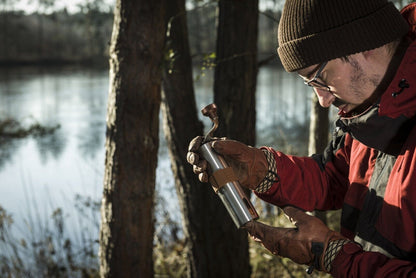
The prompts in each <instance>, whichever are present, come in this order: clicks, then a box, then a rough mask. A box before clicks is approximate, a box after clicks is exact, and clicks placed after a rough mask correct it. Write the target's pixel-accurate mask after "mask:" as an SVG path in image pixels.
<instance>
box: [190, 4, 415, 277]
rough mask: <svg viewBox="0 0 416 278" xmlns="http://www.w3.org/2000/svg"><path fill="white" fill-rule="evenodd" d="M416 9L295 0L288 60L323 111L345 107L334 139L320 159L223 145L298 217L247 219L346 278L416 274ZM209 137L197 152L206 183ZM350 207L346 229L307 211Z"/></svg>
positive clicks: (282, 36) (282, 247)
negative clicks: (203, 153)
mask: <svg viewBox="0 0 416 278" xmlns="http://www.w3.org/2000/svg"><path fill="white" fill-rule="evenodd" d="M415 10H416V3H413V4H411V5H409V6H407V7H406V8H405V9H404V10H403V11H402V15H400V13H399V12H398V11H397V9H396V8H395V7H394V5H393V4H392V3H390V2H387V0H348V1H335V0H287V1H286V3H285V6H284V9H283V13H282V18H281V21H280V23H279V32H278V39H279V48H278V53H279V57H280V60H281V62H282V64H283V66H284V68H285V69H286V70H287V71H288V72H297V73H298V74H299V75H300V77H301V78H302V79H303V80H304V82H305V84H306V85H308V86H311V87H312V88H313V90H314V92H315V93H316V94H317V96H318V99H319V102H320V104H321V105H322V106H323V107H329V106H330V105H335V106H336V107H337V108H338V109H339V118H338V120H337V121H336V129H335V131H334V137H333V140H332V141H331V142H330V144H329V145H328V147H327V149H326V150H325V152H324V153H323V154H320V155H313V156H312V157H296V156H291V155H286V154H284V153H282V152H279V151H277V150H274V149H272V148H268V147H262V148H260V149H257V148H253V147H249V146H246V145H244V144H242V143H240V142H237V141H232V140H216V141H213V142H212V143H211V144H212V147H213V148H214V149H215V151H217V152H218V153H219V154H222V155H223V156H224V157H225V158H226V159H227V160H228V161H229V163H230V165H232V167H233V169H234V171H235V173H236V174H237V176H238V178H239V181H240V183H241V184H242V185H243V186H245V187H247V188H249V189H252V190H254V192H255V193H256V194H257V196H258V197H260V198H261V199H263V200H265V201H267V202H270V203H272V204H275V205H277V206H280V207H282V208H283V209H284V211H285V213H286V214H287V215H288V216H289V217H290V219H291V220H292V221H293V222H294V223H295V225H296V228H279V227H270V226H267V225H264V224H262V223H259V222H250V223H248V224H247V225H246V228H247V230H248V231H249V233H250V234H251V235H252V236H253V237H254V238H255V239H256V240H258V241H261V242H262V244H263V245H264V246H265V247H266V248H267V249H269V250H270V251H271V252H272V253H273V254H276V255H280V256H284V257H288V258H290V259H292V260H293V261H295V262H297V263H301V264H307V265H310V266H312V268H315V269H318V270H322V271H326V272H329V273H331V274H332V275H333V276H334V277H416V150H415V148H416V42H415V41H413V40H414V39H415V37H416V30H415V29H416V28H415V24H416V12H415ZM200 144H201V137H197V138H195V139H194V140H193V141H192V142H191V143H190V147H189V152H188V155H187V157H188V161H189V162H190V163H191V164H192V165H193V167H194V172H195V173H197V174H198V175H199V179H200V180H201V181H204V182H206V181H208V173H207V169H208V167H207V163H206V161H205V160H203V159H201V158H200V157H199V155H198V151H197V150H198V148H199V146H200ZM208 170H209V169H208ZM340 208H342V217H341V231H340V233H338V232H334V231H331V230H329V228H328V227H326V226H325V225H324V224H323V223H322V222H321V221H320V220H318V219H317V218H315V217H313V216H310V215H308V214H306V213H304V211H313V210H331V209H340Z"/></svg>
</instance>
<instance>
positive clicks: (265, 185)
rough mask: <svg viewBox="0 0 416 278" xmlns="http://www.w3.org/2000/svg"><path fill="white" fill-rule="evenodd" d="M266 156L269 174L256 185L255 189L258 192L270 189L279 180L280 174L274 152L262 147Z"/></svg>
mask: <svg viewBox="0 0 416 278" xmlns="http://www.w3.org/2000/svg"><path fill="white" fill-rule="evenodd" d="M261 150H262V151H263V153H264V155H265V156H266V159H267V163H268V164H269V166H268V171H267V175H266V176H265V177H264V179H263V180H262V181H261V183H260V184H259V185H258V186H257V187H256V189H255V191H256V192H257V193H264V192H266V191H267V190H269V189H270V188H271V187H272V185H273V183H275V182H278V181H279V176H278V175H277V167H276V160H275V159H274V155H273V153H271V152H270V151H268V150H266V149H261Z"/></svg>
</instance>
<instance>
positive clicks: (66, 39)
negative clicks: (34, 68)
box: [0, 2, 280, 67]
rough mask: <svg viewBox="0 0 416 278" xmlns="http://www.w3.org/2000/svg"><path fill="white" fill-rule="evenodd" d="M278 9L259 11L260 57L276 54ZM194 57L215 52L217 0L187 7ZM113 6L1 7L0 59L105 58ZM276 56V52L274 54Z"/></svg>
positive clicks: (206, 59)
mask: <svg viewBox="0 0 416 278" xmlns="http://www.w3.org/2000/svg"><path fill="white" fill-rule="evenodd" d="M279 14H280V12H278V11H277V12H276V11H265V12H262V13H261V14H260V16H259V30H261V31H260V32H259V46H258V48H259V59H261V58H266V57H270V56H273V55H276V51H275V50H276V46H277V39H276V26H277V21H278V18H279ZM187 18H188V22H189V38H190V48H191V53H192V56H193V61H194V62H197V63H199V64H201V63H202V64H204V66H206V67H210V66H214V65H213V64H211V62H212V61H213V59H214V58H215V54H214V53H215V39H213V38H215V37H216V18H217V5H216V4H215V2H212V3H210V2H208V4H205V5H202V6H199V7H196V8H192V9H191V10H188V11H187ZM112 26H113V12H112V11H103V10H101V9H99V8H98V7H96V6H95V7H94V6H93V7H90V6H87V7H84V8H83V9H81V10H80V11H79V12H77V13H72V14H71V13H69V12H68V11H67V10H66V9H64V10H60V11H55V12H53V13H33V14H25V13H24V12H23V11H15V10H4V9H3V10H2V11H0V29H1V30H2V32H0V41H1V42H2V43H1V44H0V64H1V65H10V64H63V63H84V64H90V63H104V64H107V63H108V51H109V41H110V38H111V32H112ZM276 60H277V58H276Z"/></svg>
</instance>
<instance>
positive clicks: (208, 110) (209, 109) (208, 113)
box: [201, 103, 217, 120]
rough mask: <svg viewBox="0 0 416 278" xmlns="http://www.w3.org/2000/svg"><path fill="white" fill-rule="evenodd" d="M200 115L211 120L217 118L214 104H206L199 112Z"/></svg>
mask: <svg viewBox="0 0 416 278" xmlns="http://www.w3.org/2000/svg"><path fill="white" fill-rule="evenodd" d="M201 113H202V115H204V116H205V117H209V118H210V119H211V120H213V119H215V118H217V106H216V105H215V103H211V104H208V105H207V106H205V107H204V108H202V110H201Z"/></svg>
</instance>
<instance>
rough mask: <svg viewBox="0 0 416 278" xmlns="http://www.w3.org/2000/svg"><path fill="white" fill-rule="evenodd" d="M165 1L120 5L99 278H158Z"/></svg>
mask: <svg viewBox="0 0 416 278" xmlns="http://www.w3.org/2000/svg"><path fill="white" fill-rule="evenodd" d="M163 4H164V1H162V0H153V1H147V0H136V1H128V0H117V3H116V7H115V11H114V27H113V34H112V38H111V48H110V93H109V99H108V111H107V113H108V115H107V138H106V146H105V147H106V159H105V176H104V192H103V200H102V208H101V214H102V220H101V230H100V251H99V257H100V273H101V277H137V275H140V277H153V272H154V271H153V259H152V253H153V233H154V220H153V219H154V216H153V203H154V200H153V199H154V190H155V189H154V188H155V175H156V164H157V150H158V143H159V136H158V131H159V107H160V84H161V72H160V67H161V59H162V52H163V44H164V36H165V25H164V11H165V9H164V6H163Z"/></svg>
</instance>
